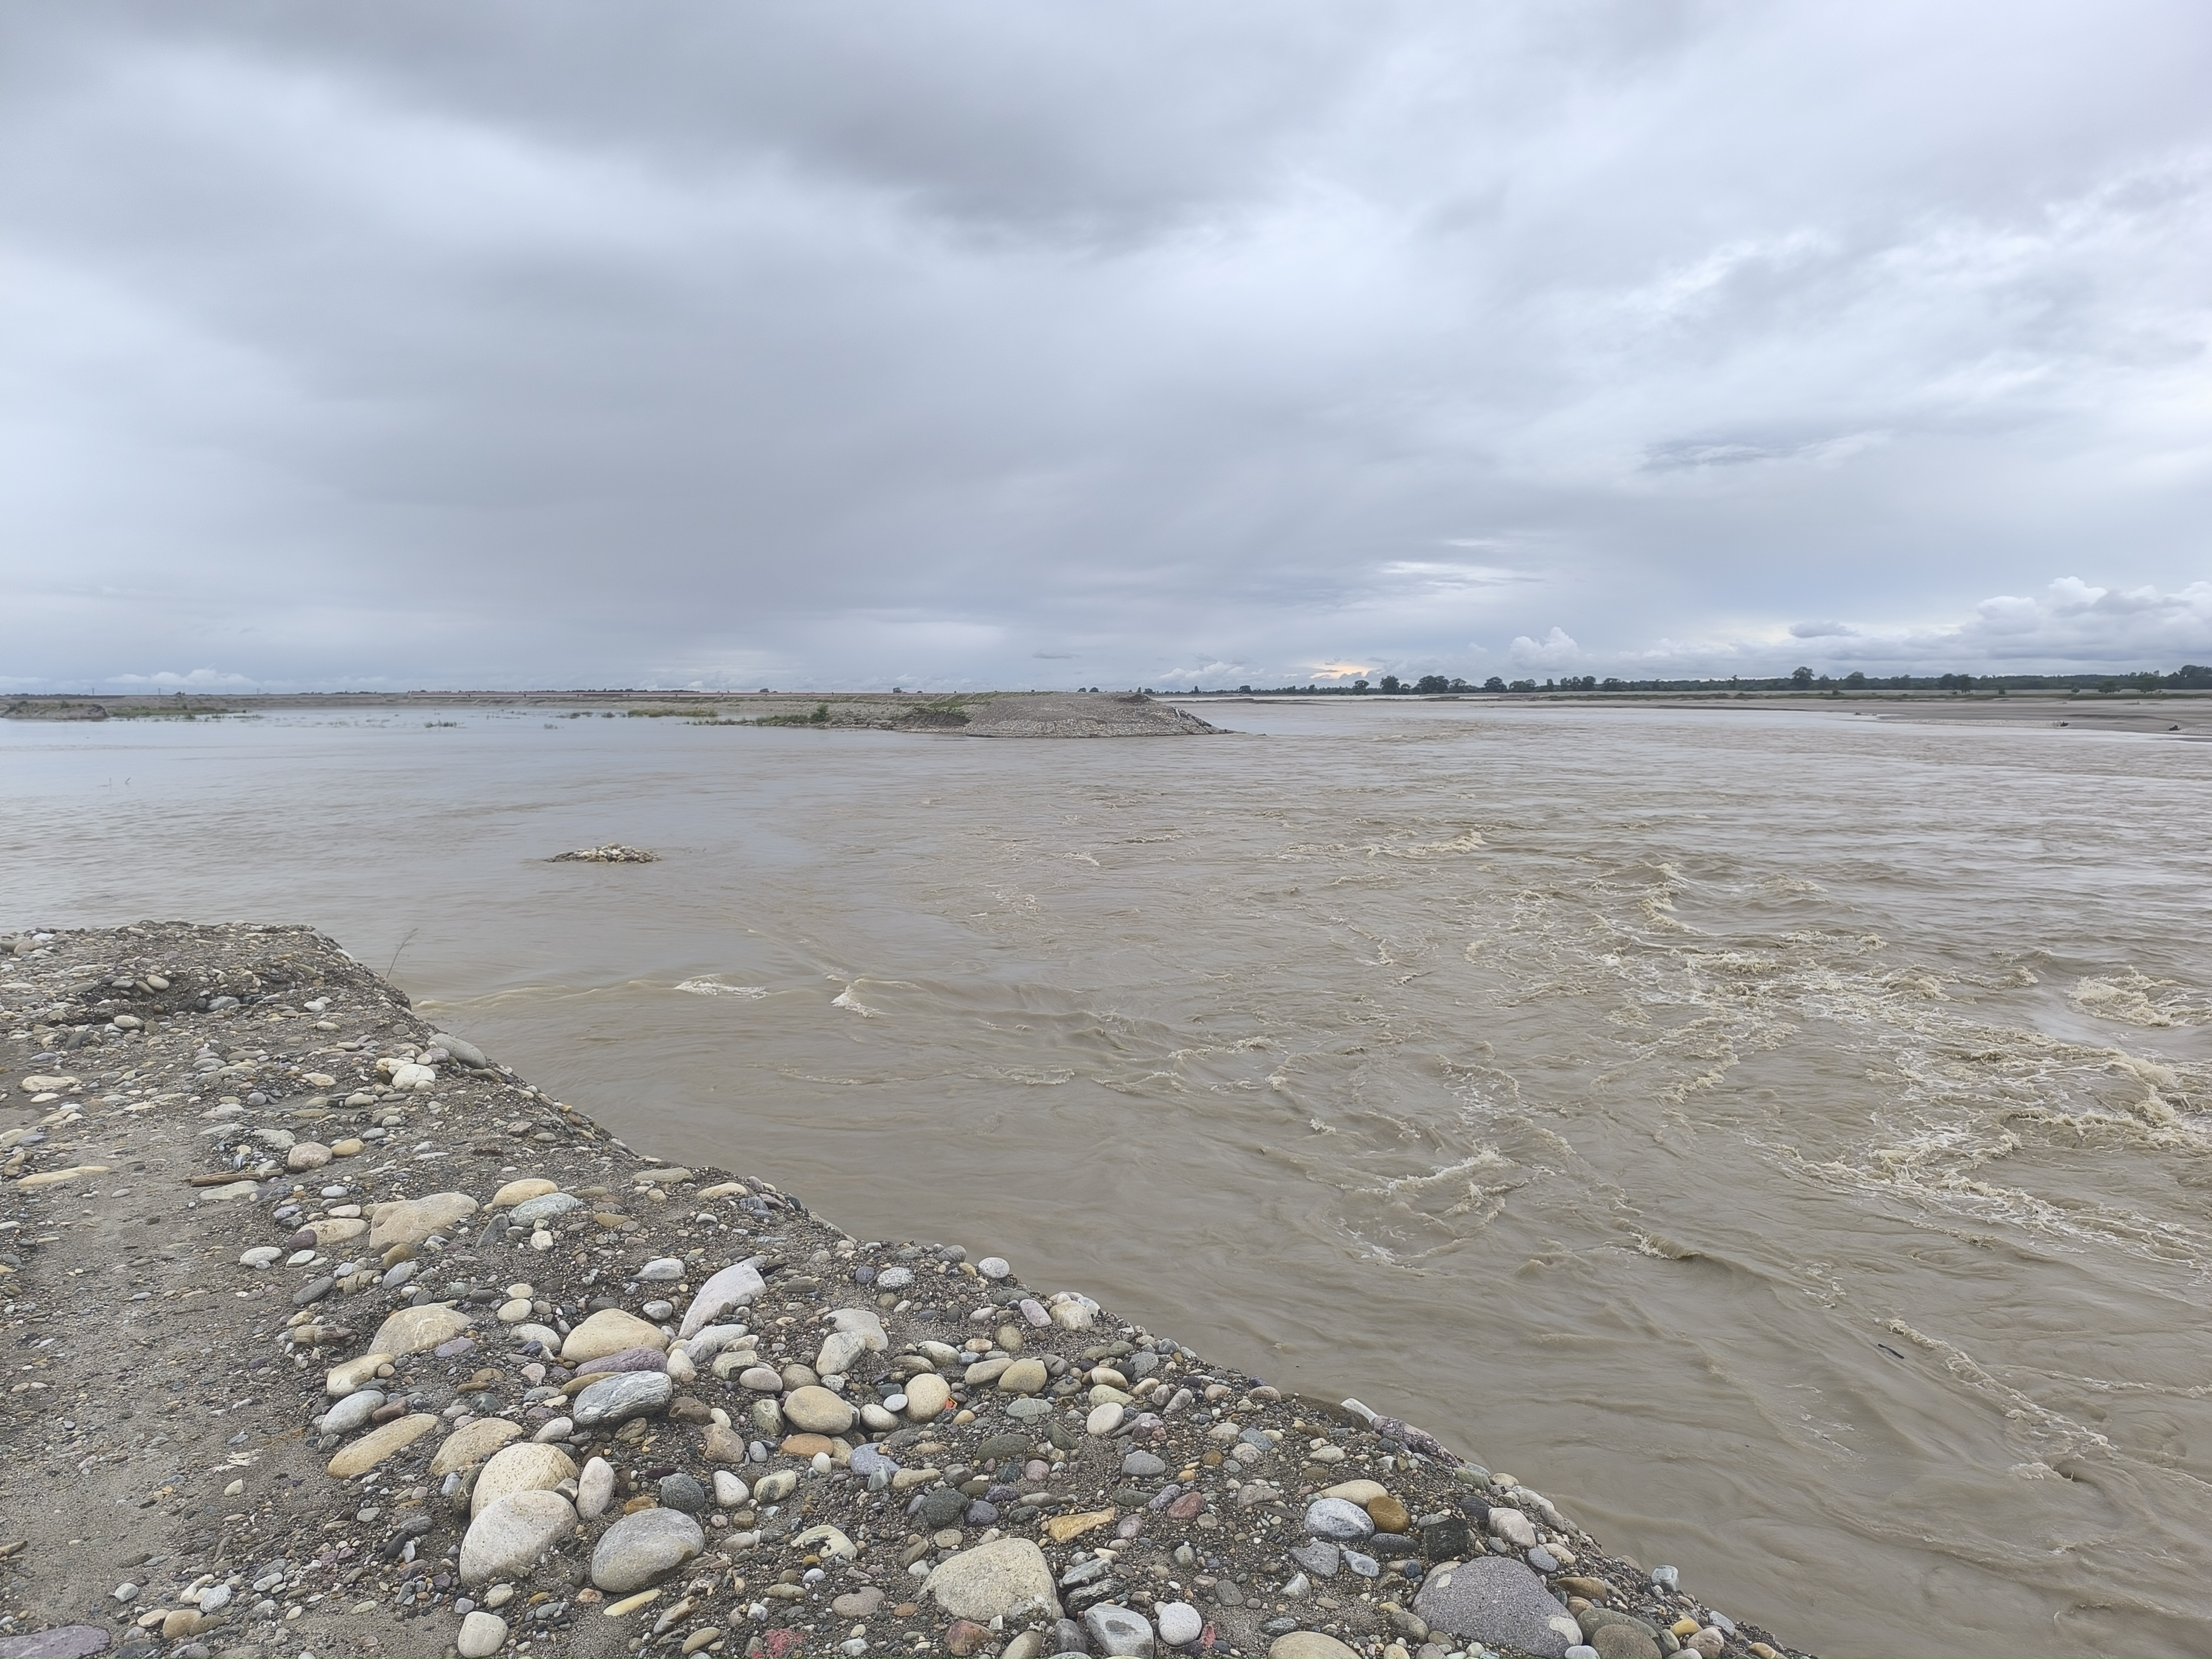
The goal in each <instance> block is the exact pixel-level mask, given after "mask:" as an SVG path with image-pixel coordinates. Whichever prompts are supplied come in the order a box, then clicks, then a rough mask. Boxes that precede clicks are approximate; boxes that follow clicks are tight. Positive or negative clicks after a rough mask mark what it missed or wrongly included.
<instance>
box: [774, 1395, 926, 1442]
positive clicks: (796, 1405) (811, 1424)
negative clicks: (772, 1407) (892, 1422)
mask: <svg viewBox="0 0 2212 1659" xmlns="http://www.w3.org/2000/svg"><path fill="white" fill-rule="evenodd" d="M908 1398H909V1400H910V1399H911V1398H912V1396H911V1395H908ZM783 1414H784V1416H785V1417H786V1418H787V1419H788V1420H789V1421H790V1422H792V1423H793V1425H796V1426H798V1427H799V1428H800V1429H803V1430H805V1431H807V1432H808V1433H810V1434H842V1433H844V1432H845V1431H846V1430H848V1429H849V1428H851V1427H852V1426H853V1418H854V1411H853V1407H852V1406H851V1405H850V1403H848V1401H844V1400H842V1399H840V1398H839V1397H838V1396H837V1395H834V1394H832V1393H831V1392H830V1391H829V1389H825V1388H823V1387H822V1386H820V1385H819V1384H818V1383H817V1384H815V1385H814V1386H812V1387H809V1388H799V1389H793V1390H792V1391H791V1392H790V1393H789V1394H787V1395H785V1396H784V1399H783Z"/></svg>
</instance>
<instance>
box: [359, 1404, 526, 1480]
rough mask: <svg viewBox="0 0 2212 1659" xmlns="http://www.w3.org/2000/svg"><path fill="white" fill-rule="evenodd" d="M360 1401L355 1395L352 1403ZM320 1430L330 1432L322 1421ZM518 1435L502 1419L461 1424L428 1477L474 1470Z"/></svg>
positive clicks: (514, 1427) (516, 1428) (512, 1425)
mask: <svg viewBox="0 0 2212 1659" xmlns="http://www.w3.org/2000/svg"><path fill="white" fill-rule="evenodd" d="M361 1397H362V1396H360V1395H355V1396H354V1399H356V1400H357V1399H359V1398H361ZM352 1403H353V1401H352V1400H349V1401H344V1402H343V1404H344V1405H348V1406H349V1405H351V1404H352ZM331 1416H332V1417H335V1416H337V1408H333V1410H332V1411H331ZM323 1426H324V1428H325V1431H327V1430H329V1428H330V1421H329V1419H325V1420H324V1425H323ZM521 1435H522V1425H520V1423H516V1422H513V1421H511V1420H510V1419H507V1418H504V1417H479V1418H478V1419H477V1420H476V1421H475V1422H473V1423H464V1424H463V1425H461V1426H460V1427H459V1428H458V1429H455V1430H454V1431H453V1432H452V1433H451V1434H449V1435H447V1437H446V1438H445V1442H444V1443H443V1444H441V1446H440V1447H439V1448H438V1450H437V1455H435V1456H434V1457H432V1458H431V1460H430V1473H431V1474H434V1475H436V1476H438V1477H440V1478H441V1479H442V1478H443V1477H444V1476H446V1475H449V1474H453V1472H454V1471H455V1470H457V1469H468V1468H475V1467H476V1466H477V1464H479V1463H481V1462H483V1461H484V1459H486V1458H487V1457H489V1456H490V1455H492V1454H493V1453H494V1452H495V1451H497V1450H498V1449H500V1448H501V1446H504V1445H506V1444H507V1442H508V1441H510V1440H515V1439H519V1438H520V1437H521Z"/></svg>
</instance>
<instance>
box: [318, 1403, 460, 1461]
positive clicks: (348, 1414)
mask: <svg viewBox="0 0 2212 1659" xmlns="http://www.w3.org/2000/svg"><path fill="white" fill-rule="evenodd" d="M383 1404H384V1391H383V1390H382V1389H360V1390H359V1391H358V1392H356V1393H354V1394H349V1395H347V1396H346V1397H345V1398H344V1399H343V1400H341V1401H338V1403H337V1405H335V1406H333V1407H331V1408H330V1410H328V1411H327V1412H325V1413H323V1420H322V1425H321V1426H322V1431H323V1432H324V1433H325V1434H351V1433H352V1432H353V1431H355V1430H356V1429H357V1428H359V1427H360V1426H361V1425H362V1424H364V1423H366V1422H368V1419H369V1418H370V1416H371V1415H372V1414H374V1413H375V1412H376V1411H377V1410H378V1409H379V1408H380V1407H382V1405H383ZM440 1473H442V1471H440Z"/></svg>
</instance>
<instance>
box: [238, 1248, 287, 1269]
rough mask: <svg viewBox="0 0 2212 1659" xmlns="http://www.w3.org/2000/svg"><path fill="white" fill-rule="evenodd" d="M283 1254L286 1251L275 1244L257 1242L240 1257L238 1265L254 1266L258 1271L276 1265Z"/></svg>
mask: <svg viewBox="0 0 2212 1659" xmlns="http://www.w3.org/2000/svg"><path fill="white" fill-rule="evenodd" d="M283 1254H284V1252H283V1251H282V1250H280V1249H277V1248H276V1246H275V1245H274V1244H257V1245H255V1246H254V1247H253V1248H252V1249H250V1250H248V1251H246V1254H245V1255H241V1256H240V1257H239V1258H238V1265H239V1266H240V1267H252V1268H253V1269H255V1270H256V1271H257V1272H259V1271H264V1270H266V1269H268V1268H270V1267H274V1266H275V1265H276V1262H277V1261H279V1260H280V1259H281V1258H282V1257H283Z"/></svg>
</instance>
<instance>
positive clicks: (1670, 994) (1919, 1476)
mask: <svg viewBox="0 0 2212 1659" xmlns="http://www.w3.org/2000/svg"><path fill="white" fill-rule="evenodd" d="M1201 712H1203V713H1205V714H1206V715H1208V716H1209V717H1210V718H1213V719H1215V720H1217V721H1218V722H1221V723H1224V724H1227V725H1230V726H1236V727H1237V728H1239V730H1238V732H1237V734H1235V735H1231V736H1226V737H1222V738H1203V739H1174V740H1158V741H1143V740H1138V741H1122V742H1023V741H986V740H981V739H972V738H959V737H944V738H937V737H923V736H915V735H903V734H892V733H884V732H815V731H805V730H774V729H751V728H743V729H733V728H729V727H702V726H689V725H686V724H684V723H682V722H680V721H677V720H642V719H618V720H606V719H601V718H598V717H596V716H594V717H590V718H584V719H574V720H570V719H566V718H561V717H558V716H554V715H548V714H545V713H544V712H543V711H538V710H531V711H513V710H510V711H496V712H486V711H474V712H450V713H442V714H425V713H423V712H422V711H419V710H404V711H403V710H374V711H360V712H346V713H337V712H331V711H320V710H307V711H298V712H293V713H286V714H270V715H265V716H261V717H256V718H248V719H235V720H219V721H209V720H199V721H193V722H190V723H186V722H182V721H158V722H157V721H150V720H141V721H129V722H125V721H113V722H110V723H108V724H106V725H104V726H47V725H38V724H28V723H24V722H6V723H0V927H6V926H18V925H23V924H29V923H38V924H44V925H52V926H84V925H94V924H103V923H111V922H120V921H134V920H137V919H140V918H143V917H165V918H166V917H177V918H185V919H190V920H197V921H213V920H224V919H234V918H243V919H251V920H259V921H286V922H303V923H307V924H311V925H313V926H315V927H320V928H322V929H324V930H325V931H326V932H328V933H331V935H332V936H334V937H335V938H336V939H337V940H338V941H339V943H341V944H342V945H344V946H345V947H346V948H347V949H348V950H349V951H351V952H352V953H353V954H354V955H355V956H356V957H359V958H360V959H362V961H364V962H366V963H368V964H369V965H371V966H372V967H374V968H375V969H378V970H379V971H380V972H381V971H385V970H386V969H387V968H389V969H390V970H391V972H392V977H393V978H395V979H396V980H397V981H398V982H399V983H400V984H401V985H402V986H404V987H405V988H406V989H407V990H408V991H409V992H410V994H411V995H413V996H414V997H415V999H416V1002H417V1004H418V1006H421V1007H422V1009H423V1010H424V1011H425V1012H427V1013H428V1014H430V1015H432V1016H433V1017H435V1018H437V1019H439V1020H441V1022H444V1023H446V1024H450V1025H451V1026H452V1027H453V1029H454V1030H458V1031H459V1032H462V1033H464V1034H465V1035H467V1036H471V1038H473V1039H475V1040H477V1042H481V1043H482V1044H483V1047H485V1048H488V1049H489V1050H490V1051H492V1052H493V1053H494V1054H495V1055H496V1056H498V1057H499V1058H500V1059H501V1060H506V1061H507V1062H508V1063H510V1064H512V1065H513V1066H516V1067H517V1068H518V1069H519V1070H520V1071H521V1072H522V1073H524V1074H525V1075H526V1076H527V1077H528V1078H530V1079H532V1080H533V1081H535V1082H538V1083H539V1084H541V1085H544V1086H545V1087H547V1088H549V1089H550V1090H551V1091H554V1093H555V1094H556V1097H559V1098H562V1099H564V1100H566V1101H568V1102H569V1103H573V1104H575V1105H577V1106H579V1107H581V1108H583V1109H586V1110H587V1111H589V1112H590V1113H592V1115H594V1116H596V1117H598V1118H599V1119H601V1120H602V1121H605V1122H607V1123H608V1124H610V1125H611V1126H612V1127H614V1128H615V1129H616V1131H617V1133H621V1134H623V1135H624V1136H625V1137H626V1138H628V1139H629V1140H631V1142H632V1143H633V1144H635V1145H637V1146H641V1148H644V1149H646V1150H649V1151H652V1152H658V1153H659V1154H661V1155H663V1156H665V1157H666V1158H671V1159H673V1160H678V1161H682V1160H685V1159H697V1160H702V1161H705V1160H712V1161H714V1162H716V1163H719V1164H726V1165H730V1166H733V1167H736V1168H738V1169H740V1170H748V1171H753V1172H757V1173H759V1174H761V1175H763V1176H767V1177H768V1178H769V1179H770V1180H772V1181H774V1182H777V1183H778V1184H779V1185H781V1186H785V1187H787V1188H790V1189H792V1190H793V1191H795V1192H797V1193H798V1194H801V1195H802V1196H803V1197H805V1199H806V1200H808V1201H809V1203H810V1204H811V1206H814V1207H815V1208H817V1209H818V1210H819V1211H821V1212H823V1214H825V1215H826V1216H828V1217H829V1218H831V1219H833V1220H835V1221H836V1222H838V1223H839V1224H841V1225H843V1226H845V1227H847V1228H848V1229H850V1230H852V1231H854V1232H856V1233H858V1234H860V1236H862V1237H929V1238H938V1239H943V1240H947V1241H955V1242H958V1243H963V1244H965V1245H967V1246H968V1247H969V1250H970V1252H971V1254H982V1253H984V1252H986V1251H990V1252H996V1253H999V1254H1003V1255H1007V1256H1010V1257H1012V1259H1013V1260H1014V1261H1015V1262H1016V1264H1017V1265H1018V1267H1019V1268H1020V1270H1021V1271H1022V1273H1023V1274H1024V1277H1025V1278H1027V1279H1030V1280H1031V1281H1032V1282H1038V1283H1045V1284H1048V1285H1052V1286H1054V1287H1055V1288H1058V1287H1065V1288H1069V1289H1077V1290H1081V1291H1086V1292H1088V1293H1090V1294H1091V1295H1093V1296H1096V1297H1098V1298H1099V1299H1100V1300H1102V1301H1103V1302H1105V1303H1106V1304H1108V1305H1109V1306H1110V1307H1112V1308H1114V1309H1115V1310H1118V1311H1120V1312H1122V1313H1124V1314H1126V1315H1127V1316H1132V1317H1134V1318H1136V1319H1139V1320H1140V1321H1142V1322H1146V1324H1148V1325H1149V1326H1150V1327H1151V1328H1153V1329H1156V1330H1158V1331H1160V1332H1162V1333H1164V1334H1170V1335H1173V1336H1176V1337H1178V1338H1180V1339H1182V1340H1187V1341H1189V1342H1191V1343H1193V1344H1194V1346H1197V1347H1199V1348H1200V1350H1201V1351H1202V1352H1206V1353H1207V1354H1209V1355H1211V1356H1213V1357H1216V1358H1221V1359H1224V1360H1226V1361H1230V1362H1231V1363H1236V1364H1242V1365H1243V1366H1245V1367H1246V1368H1247V1369H1249V1370H1250V1371H1251V1372H1253V1373H1254V1374H1255V1375H1258V1376H1263V1377H1265V1378H1267V1380H1269V1381H1271V1382H1274V1383H1279V1384H1280V1385H1283V1386H1285V1387H1289V1388H1295V1389H1300V1390H1303V1391H1305V1392H1309V1393H1313V1394H1318V1395H1328V1396H1329V1397H1332V1398H1341V1397H1343V1396H1344V1395H1346V1394H1356V1395H1358V1397H1359V1398H1361V1399H1363V1400H1364V1401H1366V1402H1367V1403H1368V1404H1369V1405H1370V1406H1372V1407H1376V1408H1377V1409H1379V1410H1383V1411H1388V1412H1389V1413H1394V1414H1395V1415H1399V1416H1402V1417H1405V1418H1407V1419H1411V1420H1413V1421H1414V1422H1417V1423H1419V1424H1421V1425H1424V1426H1425V1427H1427V1428H1429V1429H1430V1430H1431V1431H1433V1432H1435V1433H1436V1434H1437V1435H1438V1436H1439V1437H1441V1438H1443V1440H1444V1441H1445V1442H1446V1443H1448V1444H1451V1445H1454V1446H1455V1447H1456V1448H1458V1449H1461V1450H1462V1451H1464V1452H1466V1453H1468V1454H1469V1455H1474V1456H1476V1457H1478V1458H1480V1459H1481V1460H1482V1461H1484V1462H1487V1463H1488V1464H1489V1465H1490V1466H1491V1467H1492V1468H1498V1469H1504V1470H1510V1472H1511V1473H1512V1474H1515V1475H1516V1476H1517V1477H1519V1478H1520V1479H1521V1480H1524V1481H1526V1482H1528V1484H1529V1485H1531V1486H1535V1487H1537V1488H1538V1489H1539V1490H1541V1491H1542V1492H1545V1493H1546V1494H1547V1496H1549V1497H1551V1498H1553V1500H1554V1501H1555V1502H1557V1503H1558V1504H1559V1505H1560V1506H1561V1508H1562V1509H1564V1510H1565V1511H1566V1512H1567V1513H1568V1514H1569V1515H1570V1516H1573V1517H1574V1518H1575V1519H1576V1520H1577V1521H1579V1522H1582V1523H1583V1524H1584V1525H1586V1526H1588V1527H1589V1528H1591V1529H1592V1530H1593V1531H1594V1532H1595V1533H1596V1534H1597V1535H1598V1536H1599V1538H1600V1539H1601V1541H1603V1542H1604V1543H1605V1544H1606V1545H1607V1547H1610V1548H1613V1549H1617V1550H1621V1551H1625V1552H1626V1553H1631V1554H1633V1555H1634V1556H1636V1557H1637V1558H1638V1559H1640V1560H1642V1561H1643V1562H1644V1564H1645V1565H1657V1564H1659V1563H1662V1562H1666V1563H1670V1564H1673V1565H1677V1566H1679V1567H1680V1569H1681V1571H1682V1576H1683V1581H1684V1583H1685V1586H1686V1588H1688V1589H1691V1590H1692V1592H1693V1593H1695V1594H1697V1595H1700V1596H1702V1597H1704V1598H1705V1599H1706V1600H1707V1601H1709V1602H1710V1604H1711V1605H1713V1606H1717V1607H1720V1608H1722V1609H1723V1610H1725V1611H1728V1612H1730V1613H1735V1614H1736V1615H1738V1616H1740V1617H1747V1618H1753V1619H1756V1620H1759V1621H1760V1622H1762V1623H1765V1624H1767V1625H1770V1626H1772V1627H1773V1628H1775V1629H1776V1630H1778V1631H1779V1632H1783V1633H1784V1636H1785V1637H1786V1638H1789V1639H1790V1640H1792V1641H1795V1642H1801V1643H1803V1644H1808V1645H1809V1646H1811V1647H1813V1648H1814V1649H1816V1650H1820V1651H1823V1652H1827V1653H1837V1654H1843V1653H1870V1652H1872V1653H1929V1654H2010V1653H2029V1652H2038V1653H2112V1654H2131V1653H2160V1654H2164V1653H2173V1654H2188V1653H2203V1652H2205V1651H2207V1650H2212V1340H2208V1335H2207V1311H2208V1306H2212V1288H2209V1287H2208V1284H2207V1268H2208V1265H2212V1214H2208V1209H2207V1206H2208V1200H2212V962H2208V955H2207V944H2208V921H2212V902H2208V887H2207V881H2206V877H2207V872H2208V871H2207V865H2208V861H2207V858H2206V854H2205V848H2206V846H2207V844H2208V836H2212V831H2208V827H2207V826H2208V825H2212V746H2206V745H2202V744H2185V743H2179V742H2168V741H2160V740H2156V739H2152V738H2138V737H2113V736H2103V735H2093V734H2089V733H2084V732H2078V731H2057V730H2051V729H2039V728H2036V727H2033V726H2021V727H2017V728H2013V727H1994V726H1976V727H1972V728H1964V729H1960V728H1952V727H1946V726H1934V725H1916V724H1907V723H1899V722H1888V721H1879V720H1875V719H1872V718H1868V717H1865V716H1854V715H1852V714H1849V713H1847V712H1844V711H1841V710H1838V711H1836V712H1832V713H1831V712H1827V711H1821V712H1808V713H1802V714H1799V713H1781V712H1773V711H1766V710H1713V711H1669V710H1663V709H1633V708H1631V709H1584V708H1566V707H1559V708H1554V707H1541V706H1540V707H1518V708H1492V707H1488V706H1483V705H1476V704H1468V703H1432V704H1385V703H1383V702H1379V701H1375V702H1368V701H1364V700H1363V701H1362V702H1359V703H1356V704H1353V703H1348V702H1333V703H1328V704H1323V705H1318V706H1316V705H1312V704H1304V705H1301V704H1280V705H1233V704H1232V705H1227V706H1224V707H1218V708H1217V707H1212V706H1209V707H1207V708H1205V709H1204V710H1202V711H1201ZM434 722H435V723H434ZM609 841H623V842H633V843H636V844H640V845H643V846H647V847H650V848H653V849H655V850H656V851H658V852H659V854H661V861H660V862H659V863H656V864H652V865H646V866H592V865H572V864H551V863H548V862H546V861H545V860H546V858H547V856H548V855H549V854H553V853H556V852H559V851H562V850H564V849H566V848H572V847H580V846H588V845H593V844H597V843H600V842H609Z"/></svg>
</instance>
